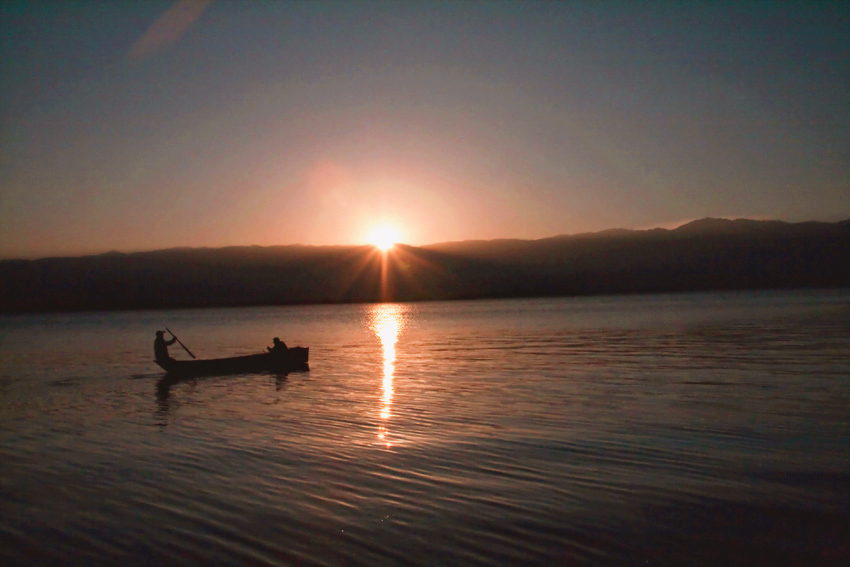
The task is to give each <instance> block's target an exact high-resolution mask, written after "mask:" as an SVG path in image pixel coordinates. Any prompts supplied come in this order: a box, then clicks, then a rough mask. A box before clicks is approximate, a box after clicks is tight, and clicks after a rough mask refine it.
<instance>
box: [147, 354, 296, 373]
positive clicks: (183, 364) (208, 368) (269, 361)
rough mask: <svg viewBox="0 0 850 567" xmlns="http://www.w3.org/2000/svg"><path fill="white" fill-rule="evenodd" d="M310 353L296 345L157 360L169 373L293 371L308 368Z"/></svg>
mask: <svg viewBox="0 0 850 567" xmlns="http://www.w3.org/2000/svg"><path fill="white" fill-rule="evenodd" d="M309 354H310V349H309V348H305V347H293V348H288V349H286V350H285V351H282V352H274V353H272V352H266V353H262V354H249V355H247V356H234V357H231V358H210V359H206V360H174V359H173V358H169V359H168V360H155V361H154V362H156V363H157V364H158V365H159V366H160V367H161V368H162V369H163V370H165V371H166V372H167V373H168V375H169V376H203V375H214V374H243V373H244V374H247V373H252V372H291V371H293V370H305V369H306V368H307V358H308V356H309Z"/></svg>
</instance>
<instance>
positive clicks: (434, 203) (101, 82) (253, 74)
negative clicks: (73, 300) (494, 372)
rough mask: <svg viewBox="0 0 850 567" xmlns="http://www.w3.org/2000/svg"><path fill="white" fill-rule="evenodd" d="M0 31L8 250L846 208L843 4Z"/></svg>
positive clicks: (143, 11)
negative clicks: (382, 227) (380, 228)
mask: <svg viewBox="0 0 850 567" xmlns="http://www.w3.org/2000/svg"><path fill="white" fill-rule="evenodd" d="M0 17H2V20H0V41H2V43H0V257H3V258H37V257H44V256H63V255H81V254H89V253H101V252H106V251H112V250H117V251H124V252H130V251H138V250H153V249H159V248H168V247H174V246H193V247H198V246H209V247H218V246H230V245H262V246H268V245H285V244H307V245H326V244H341V245H348V244H362V243H366V242H368V241H369V239H370V238H371V236H370V235H371V234H372V232H373V231H374V230H376V229H377V228H378V227H381V226H385V230H391V231H395V236H396V239H397V240H398V241H400V242H404V243H407V244H412V245H422V244H429V243H436V242H445V241H454V240H467V239H495V238H523V239H535V238H543V237H548V236H554V235H558V234H575V233H581V232H591V231H599V230H605V229H610V228H631V229H645V228H652V227H667V228H672V227H675V226H677V225H679V224H683V223H684V222H687V221H689V220H693V219H698V218H704V217H725V218H742V217H743V218H754V219H779V220H785V221H789V222H797V221H808V220H819V221H830V222H831V221H838V220H844V219H847V218H850V4H848V3H846V2H832V3H828V2H764V3H760V2H721V1H717V2H684V1H683V2H661V1H659V2H613V1H612V2H608V1H597V2H531V1H523V2H519V1H517V2H484V1H476V2H460V1H458V2H413V1H410V2H390V1H385V2H357V1H352V2H320V1H315V2H305V1H299V2H294V1H293V2H286V1H282V0H281V1H275V0H266V1H262V0H253V1H251V0H209V1H206V0H199V1H188V0H183V1H176V2H175V1H154V0H138V1H133V0H125V1H121V2H102V1H97V2H95V1H86V0H80V1H78V2H60V1H58V0H57V1H52V2H47V1H38V0H34V1H27V2H19V1H4V2H2V3H0Z"/></svg>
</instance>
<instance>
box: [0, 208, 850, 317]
mask: <svg viewBox="0 0 850 567" xmlns="http://www.w3.org/2000/svg"><path fill="white" fill-rule="evenodd" d="M823 287H850V220H846V221H842V222H838V223H822V222H806V223H786V222H780V221H755V220H747V219H738V220H727V219H711V218H707V219H702V220H697V221H694V222H691V223H688V224H685V225H683V226H680V227H679V228H676V229H674V230H666V229H660V228H656V229H651V230H619V229H617V230H607V231H603V232H596V233H586V234H576V235H569V236H555V237H551V238H543V239H540V240H511V239H507V240H488V241H480V240H471V241H463V242H446V243H441V244H432V245H428V246H422V247H413V246H404V245H397V246H396V247H395V248H394V249H393V250H392V251H391V252H390V253H389V254H387V255H386V256H384V255H382V254H381V253H380V252H378V251H377V250H375V249H374V248H373V247H371V246H301V245H294V246H271V247H259V246H244V247H227V248H217V249H211V248H173V249H168V250H158V251H153V252H137V253H130V254H123V253H119V252H110V253H107V254H101V255H97V256H83V257H76V258H45V259H40V260H2V261H0V312H2V313H25V312H40V311H79V310H114V309H153V308H178V307H201V306H204V307H207V306H209V307H212V306H246V305H279V304H305V303H349V302H373V301H419V300H439V299H476V298H497V297H532V296H559V295H590V294H623V293H661V292H679V291H705V290H745V289H771V288H823Z"/></svg>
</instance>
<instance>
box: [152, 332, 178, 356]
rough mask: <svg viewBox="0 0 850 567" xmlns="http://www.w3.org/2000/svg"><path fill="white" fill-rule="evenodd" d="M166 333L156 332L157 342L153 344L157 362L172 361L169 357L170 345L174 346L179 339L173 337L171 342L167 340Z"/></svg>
mask: <svg viewBox="0 0 850 567" xmlns="http://www.w3.org/2000/svg"><path fill="white" fill-rule="evenodd" d="M164 335H165V331H157V332H156V340H154V342H153V354H154V356H155V357H156V359H157V360H171V357H170V356H168V345H173V344H174V342H175V341H176V340H177V337H175V336H172V338H171V340H170V341H166V340H165V337H164Z"/></svg>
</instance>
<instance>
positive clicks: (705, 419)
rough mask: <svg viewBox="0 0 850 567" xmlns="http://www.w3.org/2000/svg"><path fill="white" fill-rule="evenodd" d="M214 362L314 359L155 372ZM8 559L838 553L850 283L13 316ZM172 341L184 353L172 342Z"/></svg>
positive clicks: (5, 527)
mask: <svg viewBox="0 0 850 567" xmlns="http://www.w3.org/2000/svg"><path fill="white" fill-rule="evenodd" d="M165 326H169V327H170V328H171V329H173V330H174V331H175V332H177V333H178V336H180V338H181V339H182V340H183V341H184V342H185V343H186V344H187V346H189V347H190V348H191V349H192V350H193V351H194V352H195V354H196V355H198V356H199V357H203V358H206V357H216V356H228V355H236V354H247V353H253V352H258V351H259V350H260V349H261V348H262V347H263V346H265V345H268V344H270V342H271V338H272V337H273V336H276V335H279V336H281V338H283V339H284V340H285V341H286V342H287V343H288V344H290V346H293V345H302V346H309V347H310V349H311V350H310V370H309V372H301V373H291V374H289V375H285V376H275V375H268V374H264V375H240V376H230V377H208V378H198V379H194V380H190V381H186V382H182V383H178V384H175V385H172V386H170V387H159V388H158V386H157V383H158V379H159V378H160V376H161V374H160V372H159V369H158V368H157V367H156V366H155V365H154V364H153V363H152V360H151V359H152V342H153V338H154V331H155V330H157V329H160V328H163V327H165ZM0 332H2V334H0V364H2V366H0V443H2V453H0V455H2V462H1V463H0V465H2V466H0V563H2V564H4V565H13V564H14V565H56V564H79V565H364V566H367V565H368V566H373V565H375V566H381V565H647V564H648V565H777V564H779V565H845V564H848V563H847V562H848V560H850V292H848V291H844V292H822V293H800V292H798V293H791V292H788V293H760V294H699V295H675V296H672V295H671V296H643V297H622V298H592V299H548V300H519V301H517V300H510V301H507V300H506V301H487V302H452V303H424V304H385V305H358V306H321V307H319V306H316V307H292V308H289V307H287V308H271V309H215V310H199V311H162V312H138V313H110V314H77V315H49V316H45V315H41V316H25V317H8V318H2V319H0ZM171 352H172V353H173V354H174V356H175V357H178V358H186V357H187V356H186V355H185V354H183V353H181V352H180V349H179V348H177V345H174V346H173V347H172V348H171Z"/></svg>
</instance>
